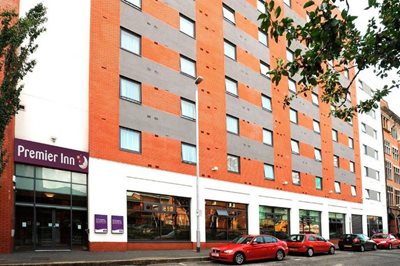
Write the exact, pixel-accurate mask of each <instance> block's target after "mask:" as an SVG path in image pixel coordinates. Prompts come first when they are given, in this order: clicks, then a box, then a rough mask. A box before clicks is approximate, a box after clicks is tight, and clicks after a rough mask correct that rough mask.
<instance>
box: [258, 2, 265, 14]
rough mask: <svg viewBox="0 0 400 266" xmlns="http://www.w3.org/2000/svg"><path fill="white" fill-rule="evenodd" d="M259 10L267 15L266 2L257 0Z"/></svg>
mask: <svg viewBox="0 0 400 266" xmlns="http://www.w3.org/2000/svg"><path fill="white" fill-rule="evenodd" d="M257 10H258V11H260V12H261V13H265V11H266V9H265V2H264V1H262V0H257Z"/></svg>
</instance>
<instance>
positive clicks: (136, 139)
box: [119, 127, 142, 153]
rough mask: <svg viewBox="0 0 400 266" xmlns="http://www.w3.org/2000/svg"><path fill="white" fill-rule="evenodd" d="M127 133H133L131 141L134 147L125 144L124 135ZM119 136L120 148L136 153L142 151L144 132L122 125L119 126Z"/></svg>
mask: <svg viewBox="0 0 400 266" xmlns="http://www.w3.org/2000/svg"><path fill="white" fill-rule="evenodd" d="M124 133H126V134H132V135H131V136H130V137H131V138H133V139H131V140H130V141H131V142H132V141H133V143H131V144H133V145H134V146H133V147H129V146H127V145H124V143H123V140H122V135H123V134H124ZM119 138H120V141H119V143H120V145H119V147H120V149H121V150H123V151H129V152H134V153H140V152H141V138H142V134H141V132H140V131H137V130H134V129H130V128H126V127H120V128H119Z"/></svg>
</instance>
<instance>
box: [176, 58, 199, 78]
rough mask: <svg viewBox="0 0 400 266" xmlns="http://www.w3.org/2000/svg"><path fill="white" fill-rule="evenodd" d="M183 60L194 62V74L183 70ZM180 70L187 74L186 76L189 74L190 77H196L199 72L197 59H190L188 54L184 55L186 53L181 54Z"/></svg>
mask: <svg viewBox="0 0 400 266" xmlns="http://www.w3.org/2000/svg"><path fill="white" fill-rule="evenodd" d="M183 60H184V61H187V62H190V63H192V64H193V66H194V75H192V74H189V73H187V72H185V71H183V68H182V61H183ZM179 70H180V73H181V74H183V75H185V76H188V77H190V78H193V79H194V78H196V73H197V66H196V61H194V60H193V59H190V58H189V57H187V56H184V55H182V54H180V57H179Z"/></svg>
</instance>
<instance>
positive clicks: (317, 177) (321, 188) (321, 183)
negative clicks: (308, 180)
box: [315, 176, 324, 190]
mask: <svg viewBox="0 0 400 266" xmlns="http://www.w3.org/2000/svg"><path fill="white" fill-rule="evenodd" d="M317 179H318V180H320V185H321V187H320V188H318V187H317ZM323 188H324V187H323V181H322V177H320V176H316V177H315V189H316V190H323Z"/></svg>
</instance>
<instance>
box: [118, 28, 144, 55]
mask: <svg viewBox="0 0 400 266" xmlns="http://www.w3.org/2000/svg"><path fill="white" fill-rule="evenodd" d="M120 34H121V40H120V46H121V49H123V50H125V51H128V52H130V53H133V54H136V55H141V53H142V51H141V50H142V37H141V36H140V35H138V34H136V33H134V32H131V31H129V30H127V29H124V28H121V30H120ZM124 38H130V40H129V43H127V42H128V39H124ZM131 41H132V42H133V43H130V42H131ZM132 44H133V45H132Z"/></svg>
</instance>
